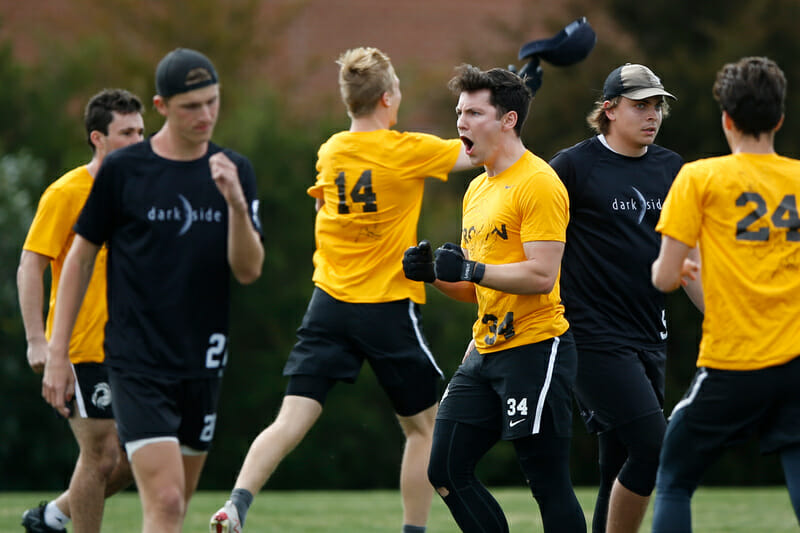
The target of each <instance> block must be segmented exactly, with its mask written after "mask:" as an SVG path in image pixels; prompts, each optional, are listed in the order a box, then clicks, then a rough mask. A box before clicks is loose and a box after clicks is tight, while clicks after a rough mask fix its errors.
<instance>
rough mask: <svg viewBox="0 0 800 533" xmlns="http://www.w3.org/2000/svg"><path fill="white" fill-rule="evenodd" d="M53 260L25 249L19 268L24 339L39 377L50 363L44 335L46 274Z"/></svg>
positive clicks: (19, 291)
mask: <svg viewBox="0 0 800 533" xmlns="http://www.w3.org/2000/svg"><path fill="white" fill-rule="evenodd" d="M49 264H50V258H49V257H47V256H46V255H41V254H37V253H36V252H31V251H29V250H22V255H21V256H20V259H19V267H18V268H17V293H18V295H19V308H20V311H21V313H22V324H23V326H24V327H25V339H26V340H27V341H28V350H27V357H28V364H29V365H30V367H31V368H32V369H33V371H34V372H36V373H37V374H41V373H42V371H43V370H44V364H45V361H46V360H47V339H46V338H45V336H44V330H45V327H44V318H43V316H42V309H43V306H44V281H43V279H42V277H43V276H44V271H45V270H46V269H47V266H48V265H49Z"/></svg>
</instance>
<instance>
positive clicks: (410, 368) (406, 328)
mask: <svg viewBox="0 0 800 533" xmlns="http://www.w3.org/2000/svg"><path fill="white" fill-rule="evenodd" d="M355 311H356V313H357V315H358V319H357V321H356V325H355V326H354V328H353V337H354V343H355V344H356V345H357V346H358V350H359V353H360V355H361V356H363V357H364V358H365V359H366V360H367V361H368V362H369V364H370V366H371V367H372V369H373V371H374V373H375V376H376V378H377V380H378V382H379V383H380V385H381V387H383V389H384V390H385V391H386V393H387V395H388V396H389V399H390V401H391V402H392V406H393V407H394V410H395V412H396V413H397V414H398V415H400V416H413V415H415V414H417V413H420V412H422V411H424V410H426V409H429V408H430V407H431V406H433V405H435V404H436V401H437V399H438V396H439V386H440V383H441V379H442V377H443V373H442V371H441V369H440V368H439V366H438V365H437V363H436V360H435V358H434V356H433V353H431V350H430V348H429V347H428V343H427V341H426V340H425V337H424V335H423V334H422V326H421V323H422V315H421V311H420V307H419V306H418V305H417V304H416V303H414V302H412V301H410V300H400V301H395V302H385V303H380V304H357V305H356V306H355Z"/></svg>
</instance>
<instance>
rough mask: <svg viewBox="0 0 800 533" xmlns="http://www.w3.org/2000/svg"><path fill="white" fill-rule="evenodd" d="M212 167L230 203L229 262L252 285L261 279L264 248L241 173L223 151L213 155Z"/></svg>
mask: <svg viewBox="0 0 800 533" xmlns="http://www.w3.org/2000/svg"><path fill="white" fill-rule="evenodd" d="M209 165H210V167H211V177H212V178H213V179H214V182H215V183H216V184H217V188H218V189H219V191H220V192H221V193H222V195H223V196H224V197H225V201H226V202H227V204H228V263H229V264H230V266H231V272H232V273H233V276H234V277H235V278H236V279H237V280H238V281H239V283H242V284H248V283H253V282H254V281H255V280H257V279H258V278H259V277H260V276H261V267H262V265H263V264H264V246H263V245H262V244H261V239H260V238H259V235H258V232H257V231H256V230H255V228H254V227H253V223H252V222H251V221H250V212H249V210H248V208H247V200H246V198H245V196H244V191H242V185H241V183H240V182H239V171H238V170H237V168H236V165H235V164H234V163H233V161H231V160H230V159H228V157H227V156H226V155H225V154H224V153H222V152H217V153H216V154H214V155H212V156H211V157H210V158H209Z"/></svg>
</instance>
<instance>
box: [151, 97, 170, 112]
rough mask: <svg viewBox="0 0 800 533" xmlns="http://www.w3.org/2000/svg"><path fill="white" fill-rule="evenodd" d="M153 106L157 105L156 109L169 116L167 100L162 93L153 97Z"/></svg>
mask: <svg viewBox="0 0 800 533" xmlns="http://www.w3.org/2000/svg"><path fill="white" fill-rule="evenodd" d="M153 107H155V108H156V111H158V112H159V113H160V114H161V115H164V116H165V117H166V116H167V100H166V99H165V98H164V97H163V96H161V95H160V94H157V95H155V96H154V97H153Z"/></svg>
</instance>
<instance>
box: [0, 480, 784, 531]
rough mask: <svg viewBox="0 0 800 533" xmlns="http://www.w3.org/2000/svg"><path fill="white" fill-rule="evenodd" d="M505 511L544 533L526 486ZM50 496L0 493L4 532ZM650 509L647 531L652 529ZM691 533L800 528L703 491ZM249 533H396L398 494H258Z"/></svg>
mask: <svg viewBox="0 0 800 533" xmlns="http://www.w3.org/2000/svg"><path fill="white" fill-rule="evenodd" d="M492 492H493V493H494V494H495V496H496V497H497V499H498V500H499V501H500V504H501V505H502V506H503V509H504V510H505V511H506V516H507V517H508V520H509V523H510V525H511V531H512V532H513V531H518V532H521V531H526V532H531V531H542V525H541V522H540V521H539V512H538V509H537V508H536V505H535V503H534V502H533V500H532V498H531V497H530V494H529V493H528V492H527V491H525V490H523V489H521V488H520V489H511V488H502V489H493V491H492ZM577 493H578V498H579V499H580V502H581V505H582V506H583V509H584V511H585V512H586V517H587V523H589V522H590V521H591V511H592V507H593V505H594V494H595V490H594V489H592V488H579V489H578V490H577ZM53 496H54V494H52V493H39V492H0V532H3V533H5V532H9V533H11V532H21V531H22V528H21V527H19V518H20V515H21V514H22V511H23V510H25V508H27V507H31V506H33V505H35V504H36V503H38V502H39V501H40V500H46V499H49V498H52V497H53ZM226 497H227V493H225V492H210V491H205V492H199V493H197V494H196V495H195V497H194V498H193V500H192V503H191V505H190V507H189V513H188V516H187V519H186V524H185V527H184V531H186V532H196V533H202V532H205V531H207V530H208V529H207V528H208V525H207V524H208V519H209V517H210V516H211V514H212V513H213V512H214V511H216V510H217V508H218V507H219V506H220V505H221V504H222V503H224V500H225V499H226ZM651 512H652V505H651V506H650V512H649V513H648V516H647V518H646V523H645V527H643V528H642V531H643V532H644V531H649V530H650V514H651ZM692 512H693V516H694V531H696V532H699V533H706V532H709V533H710V532H719V533H722V532H725V533H739V532H741V533H745V532H746V533H762V532H763V533H780V532H784V531H797V530H798V525H797V522H796V521H795V518H794V513H793V512H792V509H791V505H790V504H789V497H788V494H787V492H786V489H785V488H783V487H764V488H746V489H745V488H701V489H699V490H698V492H697V494H696V495H695V497H694V500H693V506H692ZM140 528H141V519H140V515H139V499H138V496H137V494H136V493H135V492H125V493H123V494H119V495H117V496H115V497H113V498H111V499H110V500H109V501H108V502H107V504H106V511H105V517H104V520H103V531H106V532H111V533H137V532H139V531H140ZM247 531H248V532H250V533H256V532H259V533H261V532H281V533H322V532H326V533H337V532H347V533H367V532H370V533H398V532H399V531H400V497H399V494H398V493H397V492H396V491H363V492H354V491H325V492H322V491H320V492H312V491H302V492H273V491H265V492H262V493H261V494H259V495H258V497H257V498H256V501H255V503H254V506H253V507H252V508H251V510H250V512H249V513H248V515H247ZM428 531H429V532H430V533H439V532H457V531H458V528H457V527H456V526H455V524H454V522H453V521H452V519H451V518H450V513H449V512H448V510H447V508H446V507H445V506H444V504H443V503H442V502H441V501H440V500H438V499H436V500H435V501H434V505H433V508H432V509H431V518H430V521H429V523H428Z"/></svg>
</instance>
